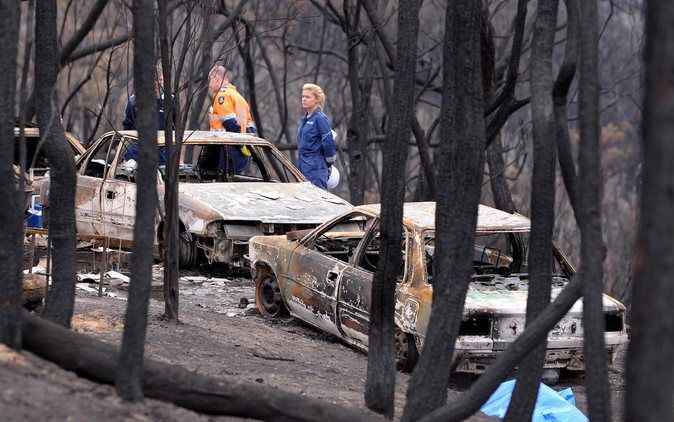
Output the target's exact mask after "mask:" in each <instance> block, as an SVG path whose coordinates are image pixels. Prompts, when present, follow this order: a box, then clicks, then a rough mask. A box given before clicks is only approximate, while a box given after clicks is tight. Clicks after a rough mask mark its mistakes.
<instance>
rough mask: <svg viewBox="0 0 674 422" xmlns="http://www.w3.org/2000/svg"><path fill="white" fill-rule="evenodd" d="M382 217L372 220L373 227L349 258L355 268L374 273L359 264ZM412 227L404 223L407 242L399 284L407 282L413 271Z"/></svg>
mask: <svg viewBox="0 0 674 422" xmlns="http://www.w3.org/2000/svg"><path fill="white" fill-rule="evenodd" d="M380 221H381V219H380V218H379V217H375V218H374V221H373V222H372V225H371V227H369V231H368V232H367V233H366V235H365V236H363V238H362V239H361V241H360V243H359V244H358V247H357V248H356V250H355V252H354V253H353V256H352V257H351V259H350V260H349V265H350V266H352V267H353V268H356V269H358V270H360V271H365V272H367V273H370V274H373V275H374V272H373V271H370V270H366V269H365V268H363V267H361V266H360V265H358V264H359V262H360V259H361V257H362V254H363V251H364V249H365V247H366V245H367V243H369V242H370V241H371V240H372V236H374V234H375V233H376V231H377V230H379V229H380V227H381V224H380ZM411 239H412V236H411V229H410V228H409V227H407V225H405V224H403V241H404V242H405V248H404V254H403V260H404V262H403V273H402V275H401V277H400V281H398V282H397V284H405V283H407V282H408V281H409V280H408V274H410V273H411V272H410V271H409V265H410V262H411V259H410V251H411V244H412V242H411Z"/></svg>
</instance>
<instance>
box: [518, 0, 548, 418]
mask: <svg viewBox="0 0 674 422" xmlns="http://www.w3.org/2000/svg"><path fill="white" fill-rule="evenodd" d="M558 4H559V2H558V0H541V1H540V2H539V3H538V13H537V16H536V22H535V24H534V34H533V41H532V46H531V117H532V120H533V138H534V169H533V175H532V177H531V235H530V242H529V244H530V247H529V291H528V295H527V316H526V321H527V324H528V323H529V322H530V321H533V320H534V318H536V317H537V316H538V315H539V314H540V313H541V312H542V311H543V309H545V307H546V306H548V305H549V304H550V291H551V288H552V272H551V263H552V259H553V258H552V230H553V227H554V224H555V209H554V207H555V144H554V141H555V116H554V112H553V105H552V87H553V82H552V46H553V42H554V38H555V24H556V22H557V7H558ZM546 349H547V342H546V341H542V342H541V343H540V344H538V345H537V346H536V347H535V348H534V349H533V350H532V351H531V352H530V353H529V355H528V356H527V358H526V359H525V360H524V361H523V362H522V365H521V366H520V373H519V375H518V377H517V383H516V385H515V390H514V391H513V397H512V400H511V402H510V406H508V413H507V414H506V417H505V420H507V421H518V420H528V419H531V414H532V413H533V411H534V406H535V404H536V397H537V396H538V386H539V383H540V379H541V374H542V373H543V363H544V361H545V352H546Z"/></svg>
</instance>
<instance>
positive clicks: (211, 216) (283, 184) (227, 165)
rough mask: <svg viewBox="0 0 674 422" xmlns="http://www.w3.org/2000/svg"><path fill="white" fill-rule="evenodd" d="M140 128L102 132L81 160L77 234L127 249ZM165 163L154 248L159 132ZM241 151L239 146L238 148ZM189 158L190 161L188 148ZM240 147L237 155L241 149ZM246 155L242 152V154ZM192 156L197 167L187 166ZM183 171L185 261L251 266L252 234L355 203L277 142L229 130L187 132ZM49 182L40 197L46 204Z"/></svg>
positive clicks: (303, 222) (291, 226)
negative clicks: (327, 187)
mask: <svg viewBox="0 0 674 422" xmlns="http://www.w3.org/2000/svg"><path fill="white" fill-rule="evenodd" d="M137 142H138V134H137V132H136V131H115V132H109V133H106V134H104V135H103V136H101V137H100V138H99V139H98V140H97V141H96V142H94V143H93V144H92V146H91V147H90V148H89V149H88V150H87V151H86V152H85V153H84V154H83V155H82V156H81V157H80V159H79V160H78V161H77V165H76V167H77V194H76V198H75V219H76V223H77V234H78V237H80V238H83V239H95V240H104V239H107V240H109V245H111V246H110V247H113V248H117V247H120V248H128V247H130V245H131V242H132V240H133V226H134V221H135V213H136V201H137V200H141V199H140V198H137V196H136V192H137V190H136V183H135V170H136V166H137V165H136V163H135V150H136V144H137ZM157 143H158V147H159V148H158V154H159V157H160V158H159V163H160V166H159V168H158V171H157V191H158V196H159V201H158V212H157V217H156V233H157V237H156V240H155V241H156V246H157V248H156V249H157V250H160V249H161V247H162V243H163V238H162V237H163V236H162V235H163V229H162V227H163V216H164V202H163V196H164V176H165V168H164V166H163V165H162V164H163V161H164V160H165V158H164V155H165V152H164V149H163V148H164V144H165V140H164V132H163V131H160V132H158V137H157ZM235 149H236V151H235ZM190 150H191V156H190V157H188V159H185V154H186V153H187V151H190ZM234 152H237V153H236V154H235V153H234ZM239 152H241V153H239ZM191 158H193V160H192V161H193V162H194V164H182V163H183V162H187V161H190V159H191ZM180 162H181V164H180V169H179V188H178V191H179V194H178V212H179V219H180V235H179V238H180V245H179V251H180V265H181V266H182V267H188V266H192V265H194V264H195V263H196V262H197V261H198V260H200V259H205V260H207V261H208V263H214V262H219V263H226V264H228V265H229V266H231V267H242V266H246V263H247V261H246V260H245V259H244V257H245V255H246V254H247V252H248V239H249V238H251V237H252V236H256V235H273V234H277V235H278V234H283V233H285V232H287V231H290V230H301V229H307V228H313V227H316V226H318V225H319V224H320V223H323V222H324V221H326V220H328V219H330V218H332V217H334V216H335V215H339V214H341V213H342V212H344V211H347V210H350V209H351V208H352V206H351V204H349V203H348V202H346V201H344V200H343V199H341V198H339V197H337V196H335V195H333V194H331V193H329V192H326V191H323V190H321V189H319V188H317V187H315V186H314V185H312V184H311V183H309V182H308V181H307V180H306V179H305V178H304V176H302V174H301V173H300V172H299V170H297V168H295V166H293V165H292V164H291V163H290V161H288V159H286V158H285V157H284V156H283V154H282V153H281V152H280V151H279V150H278V149H277V148H276V147H274V146H273V145H272V144H271V143H269V142H267V141H265V140H263V139H260V138H257V137H254V136H251V135H243V134H238V133H231V132H216V131H214V132H209V131H192V132H190V131H187V132H185V135H184V140H183V150H182V151H181V160H180ZM48 190H49V181H48V180H46V181H45V182H44V183H43V186H42V189H41V195H42V198H41V202H42V203H43V205H45V206H48Z"/></svg>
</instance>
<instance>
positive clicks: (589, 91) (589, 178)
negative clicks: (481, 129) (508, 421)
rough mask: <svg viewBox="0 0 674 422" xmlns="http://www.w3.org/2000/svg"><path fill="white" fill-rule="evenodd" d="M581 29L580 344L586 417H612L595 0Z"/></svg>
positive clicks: (583, 8)
mask: <svg viewBox="0 0 674 422" xmlns="http://www.w3.org/2000/svg"><path fill="white" fill-rule="evenodd" d="M580 12H581V14H580V15H581V17H582V19H583V25H582V27H581V30H580V80H579V102H580V104H579V108H578V112H579V115H580V153H579V159H578V164H579V170H580V181H581V183H582V184H583V189H580V190H579V191H578V202H579V205H580V206H579V211H580V212H579V214H580V215H579V219H578V220H579V221H580V224H579V225H580V256H581V262H582V264H581V271H582V273H583V278H585V284H583V326H584V335H583V345H584V352H585V365H586V370H585V374H586V380H587V383H586V386H587V399H588V400H587V401H588V414H589V415H588V416H589V418H590V420H592V421H597V422H601V421H610V420H611V405H610V404H611V402H610V398H609V383H608V367H607V364H606V346H605V343H604V330H605V328H606V322H605V320H604V310H603V303H602V294H603V291H604V258H605V256H606V248H605V246H604V239H603V237H602V228H601V193H602V192H601V170H600V166H601V158H600V152H599V134H600V129H599V66H598V61H599V28H598V16H597V2H594V1H581V2H580Z"/></svg>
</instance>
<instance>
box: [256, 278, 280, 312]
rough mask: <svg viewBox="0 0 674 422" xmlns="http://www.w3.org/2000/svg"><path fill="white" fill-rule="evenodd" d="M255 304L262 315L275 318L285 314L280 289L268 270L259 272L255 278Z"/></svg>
mask: <svg viewBox="0 0 674 422" xmlns="http://www.w3.org/2000/svg"><path fill="white" fill-rule="evenodd" d="M255 304H256V305H257V309H259V310H260V313H262V315H266V316H270V317H275V316H277V315H286V314H287V310H286V307H285V305H284V304H283V298H282V297H281V287H280V286H279V284H278V280H276V276H274V274H273V273H272V272H271V271H269V270H263V271H260V272H259V274H258V275H257V276H256V277H255Z"/></svg>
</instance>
